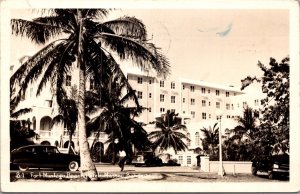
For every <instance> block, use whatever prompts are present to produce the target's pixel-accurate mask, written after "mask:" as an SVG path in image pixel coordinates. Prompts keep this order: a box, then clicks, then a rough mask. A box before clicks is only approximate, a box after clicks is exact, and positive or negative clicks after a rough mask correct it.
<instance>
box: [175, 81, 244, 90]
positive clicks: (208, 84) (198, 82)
mask: <svg viewBox="0 0 300 194" xmlns="http://www.w3.org/2000/svg"><path fill="white" fill-rule="evenodd" d="M180 82H181V83H187V84H193V85H198V86H203V87H208V88H214V89H222V90H226V91H231V92H236V93H239V94H244V92H242V91H241V90H239V89H237V88H236V87H234V86H226V85H222V84H216V83H210V82H206V81H202V80H200V81H199V80H191V79H186V78H180Z"/></svg>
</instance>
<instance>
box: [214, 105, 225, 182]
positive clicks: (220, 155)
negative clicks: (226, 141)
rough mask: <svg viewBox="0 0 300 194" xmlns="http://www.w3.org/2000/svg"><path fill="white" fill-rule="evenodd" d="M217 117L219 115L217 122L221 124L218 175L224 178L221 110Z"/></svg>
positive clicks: (217, 112) (218, 111)
mask: <svg viewBox="0 0 300 194" xmlns="http://www.w3.org/2000/svg"><path fill="white" fill-rule="evenodd" d="M216 115H217V120H218V121H219V122H220V127H219V171H218V175H220V176H221V177H223V176H224V175H225V170H224V167H223V160H222V132H221V131H222V130H221V119H222V115H223V112H222V110H221V109H218V110H217V111H216Z"/></svg>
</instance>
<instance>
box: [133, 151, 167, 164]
mask: <svg viewBox="0 0 300 194" xmlns="http://www.w3.org/2000/svg"><path fill="white" fill-rule="evenodd" d="M131 164H133V165H135V166H144V165H146V166H162V160H161V159H160V158H159V157H157V156H155V154H154V153H153V152H152V151H147V152H138V153H137V154H136V156H135V157H134V158H133V160H132V162H131Z"/></svg>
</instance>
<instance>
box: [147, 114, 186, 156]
mask: <svg viewBox="0 0 300 194" xmlns="http://www.w3.org/2000/svg"><path fill="white" fill-rule="evenodd" d="M177 115H178V114H175V113H173V112H172V113H170V111H169V110H168V111H167V113H166V114H163V115H161V117H157V118H156V121H155V128H157V129H158V130H156V131H152V132H150V133H149V135H148V137H149V139H150V140H152V146H153V149H154V150H155V149H157V148H158V147H159V151H164V150H167V149H169V148H173V149H174V151H175V153H177V152H178V151H184V150H185V149H187V148H188V147H187V145H186V144H185V141H186V142H187V141H189V138H188V137H187V136H186V126H185V125H182V124H180V121H181V119H180V118H178V117H177Z"/></svg>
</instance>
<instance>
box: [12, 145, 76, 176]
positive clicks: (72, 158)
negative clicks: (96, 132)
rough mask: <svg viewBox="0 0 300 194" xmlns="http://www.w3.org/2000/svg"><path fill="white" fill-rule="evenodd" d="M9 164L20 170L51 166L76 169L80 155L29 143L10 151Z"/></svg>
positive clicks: (53, 147)
mask: <svg viewBox="0 0 300 194" xmlns="http://www.w3.org/2000/svg"><path fill="white" fill-rule="evenodd" d="M11 166H16V167H18V168H19V169H20V170H21V171H26V170H28V169H29V168H53V169H68V170H70V171H77V170H78V169H79V166H80V157H79V156H78V155H73V154H63V153H60V152H59V150H58V149H57V147H55V146H49V145H29V146H23V147H20V148H17V149H14V150H12V151H11Z"/></svg>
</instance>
